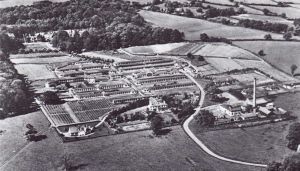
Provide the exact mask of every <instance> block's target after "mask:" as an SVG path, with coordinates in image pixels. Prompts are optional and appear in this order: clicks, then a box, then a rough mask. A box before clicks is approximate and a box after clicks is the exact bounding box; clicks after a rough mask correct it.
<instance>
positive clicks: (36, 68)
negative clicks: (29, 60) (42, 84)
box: [15, 64, 56, 80]
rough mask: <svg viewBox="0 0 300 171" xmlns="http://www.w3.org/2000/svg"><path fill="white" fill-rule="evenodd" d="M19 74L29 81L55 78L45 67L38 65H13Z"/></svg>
mask: <svg viewBox="0 0 300 171" xmlns="http://www.w3.org/2000/svg"><path fill="white" fill-rule="evenodd" d="M15 68H16V69H17V70H18V73H19V74H24V75H26V76H27V77H28V79H30V80H39V79H44V80H45V79H49V78H56V76H55V74H54V73H53V72H51V71H49V70H48V69H47V67H46V65H39V64H19V65H15Z"/></svg>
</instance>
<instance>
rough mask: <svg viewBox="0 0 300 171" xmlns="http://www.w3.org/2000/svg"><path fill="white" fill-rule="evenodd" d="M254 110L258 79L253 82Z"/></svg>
mask: <svg viewBox="0 0 300 171" xmlns="http://www.w3.org/2000/svg"><path fill="white" fill-rule="evenodd" d="M253 108H256V78H254V80H253Z"/></svg>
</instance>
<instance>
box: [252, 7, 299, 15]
mask: <svg viewBox="0 0 300 171" xmlns="http://www.w3.org/2000/svg"><path fill="white" fill-rule="evenodd" d="M255 7H256V8H259V9H265V8H266V9H268V10H269V11H270V12H273V13H276V14H279V15H280V14H282V13H285V14H286V16H287V17H288V18H300V9H299V8H295V7H273V6H255Z"/></svg>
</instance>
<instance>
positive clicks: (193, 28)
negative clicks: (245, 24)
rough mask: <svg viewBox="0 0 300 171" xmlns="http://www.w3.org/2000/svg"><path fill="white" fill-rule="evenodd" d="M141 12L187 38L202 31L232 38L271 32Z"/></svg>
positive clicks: (260, 35) (275, 37)
mask: <svg viewBox="0 0 300 171" xmlns="http://www.w3.org/2000/svg"><path fill="white" fill-rule="evenodd" d="M139 14H140V15H141V16H142V17H144V19H145V20H146V21H147V22H149V23H152V24H153V25H154V26H157V27H166V28H172V29H178V30H179V31H181V32H184V34H185V39H186V40H199V39H200V34H201V33H206V34H208V35H209V36H215V37H225V38H230V39H254V38H255V39H263V37H264V35H266V34H269V33H268V32H265V31H260V30H254V29H249V28H241V27H234V26H226V25H222V24H219V23H213V22H209V21H205V20H201V19H195V18H186V17H181V16H175V15H170V14H164V13H158V12H151V11H144V10H142V11H140V12H139ZM270 34H271V35H272V37H273V38H274V39H282V35H280V34H275V33H270Z"/></svg>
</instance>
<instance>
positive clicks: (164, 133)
mask: <svg viewBox="0 0 300 171" xmlns="http://www.w3.org/2000/svg"><path fill="white" fill-rule="evenodd" d="M171 131H172V129H170V128H167V129H162V130H160V131H158V132H157V133H156V136H157V137H161V136H164V135H168V134H169V133H170V132H171Z"/></svg>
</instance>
